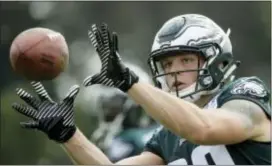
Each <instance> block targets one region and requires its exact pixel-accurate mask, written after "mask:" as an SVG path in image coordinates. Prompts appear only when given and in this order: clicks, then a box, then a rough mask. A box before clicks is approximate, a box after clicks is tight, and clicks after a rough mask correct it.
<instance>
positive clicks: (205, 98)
mask: <svg viewBox="0 0 272 166" xmlns="http://www.w3.org/2000/svg"><path fill="white" fill-rule="evenodd" d="M213 96H214V95H203V96H201V98H200V99H199V100H197V101H195V102H194V103H195V105H197V106H198V107H200V108H203V107H204V106H205V105H206V104H207V103H208V102H209V101H210V100H211V99H212V98H213Z"/></svg>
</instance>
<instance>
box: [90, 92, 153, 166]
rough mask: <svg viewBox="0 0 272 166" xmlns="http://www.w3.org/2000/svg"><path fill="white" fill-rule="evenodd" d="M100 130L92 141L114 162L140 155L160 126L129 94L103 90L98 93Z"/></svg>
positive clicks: (93, 135)
mask: <svg viewBox="0 0 272 166" xmlns="http://www.w3.org/2000/svg"><path fill="white" fill-rule="evenodd" d="M97 98H98V99H97V102H98V108H97V109H98V110H100V111H99V112H97V114H98V127H97V129H96V130H95V131H94V132H93V134H92V135H91V137H90V140H91V141H93V142H94V143H95V144H96V145H97V146H98V147H100V148H101V150H102V151H103V152H104V153H105V154H106V155H107V156H108V157H109V159H110V160H111V161H112V162H116V161H119V160H121V159H123V158H127V157H130V156H135V155H138V154H140V153H141V152H142V151H143V149H144V146H145V144H146V142H147V141H148V140H149V139H150V138H151V136H152V134H153V132H154V131H155V129H156V128H157V127H158V125H157V124H156V123H155V121H154V120H152V119H151V118H150V117H149V116H147V115H146V114H145V112H144V111H143V110H142V108H141V107H140V106H139V105H137V104H136V103H135V102H133V101H132V100H131V99H130V98H129V97H128V96H127V94H125V93H123V92H122V91H120V90H118V89H115V88H108V87H103V90H102V89H101V91H99V93H98V94H97Z"/></svg>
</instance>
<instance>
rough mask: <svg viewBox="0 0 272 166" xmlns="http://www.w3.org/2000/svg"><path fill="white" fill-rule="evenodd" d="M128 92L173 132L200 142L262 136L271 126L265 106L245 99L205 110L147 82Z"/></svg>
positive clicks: (135, 85)
mask: <svg viewBox="0 0 272 166" xmlns="http://www.w3.org/2000/svg"><path fill="white" fill-rule="evenodd" d="M128 94H129V95H130V96H131V97H132V98H133V99H134V100H135V101H136V102H137V103H138V104H140V105H141V106H142V107H143V108H144V110H145V111H146V112H147V113H148V114H149V115H150V116H151V117H153V118H154V119H156V120H158V121H159V122H161V123H162V124H163V125H164V126H166V127H167V128H169V129H170V130H171V131H172V132H174V133H175V134H177V135H180V136H182V137H183V138H186V139H188V140H190V141H192V142H195V143H198V144H233V143H238V142H241V141H244V140H246V139H258V138H260V137H261V136H262V134H263V133H265V131H264V130H265V129H267V128H268V127H267V124H268V125H269V123H266V122H267V119H266V116H265V114H264V113H263V111H262V110H261V108H260V107H259V106H257V105H256V104H254V103H253V102H249V101H245V100H239V101H238V102H237V100H232V101H229V102H228V103H226V104H225V105H223V107H222V108H219V109H213V110H203V109H201V108H199V107H198V106H196V105H194V104H192V103H189V102H187V101H185V100H182V99H179V98H177V97H175V96H173V95H171V94H168V93H166V92H164V91H162V90H160V89H158V88H155V87H153V86H152V85H149V84H145V83H136V84H134V85H133V86H132V88H131V89H130V90H129V91H128ZM239 103H240V104H239ZM266 133H269V132H266Z"/></svg>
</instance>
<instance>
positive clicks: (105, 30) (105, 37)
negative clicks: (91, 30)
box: [101, 23, 110, 48]
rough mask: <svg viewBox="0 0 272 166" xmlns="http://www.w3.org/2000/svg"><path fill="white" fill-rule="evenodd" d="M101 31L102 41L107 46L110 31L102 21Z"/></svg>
mask: <svg viewBox="0 0 272 166" xmlns="http://www.w3.org/2000/svg"><path fill="white" fill-rule="evenodd" d="M101 33H102V38H103V41H104V44H105V46H106V47H107V48H109V47H110V45H109V44H110V32H109V28H108V25H107V24H106V23H102V25H101Z"/></svg>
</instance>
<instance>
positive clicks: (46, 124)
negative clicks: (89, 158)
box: [12, 82, 79, 143]
mask: <svg viewBox="0 0 272 166" xmlns="http://www.w3.org/2000/svg"><path fill="white" fill-rule="evenodd" d="M31 85H32V86H33V87H34V89H35V91H36V93H37V95H38V97H39V99H37V98H35V97H33V96H32V95H31V94H29V93H28V92H26V91H25V90H23V89H21V88H18V89H16V91H17V94H18V95H19V97H20V98H21V99H22V100H24V101H25V102H26V103H27V104H28V106H26V105H23V104H18V103H13V105H12V108H14V109H15V110H16V111H18V112H19V113H21V114H23V115H25V116H27V117H29V118H31V119H32V120H30V121H27V122H21V123H20V124H21V126H22V127H24V128H28V129H38V130H40V131H42V132H44V133H45V134H47V135H48V137H49V138H50V139H51V140H54V141H56V142H58V143H64V142H66V141H68V140H69V139H70V138H71V137H72V136H73V135H74V133H75V131H76V126H75V124H74V110H73V105H74V100H75V98H76V96H77V94H78V92H79V86H77V85H75V86H73V87H71V89H70V90H69V92H68V93H67V95H66V97H65V98H64V99H63V100H62V101H61V102H59V103H56V102H55V101H53V100H52V99H51V98H50V96H49V95H48V93H47V91H46V90H45V89H44V87H43V85H42V84H41V83H40V82H31Z"/></svg>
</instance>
